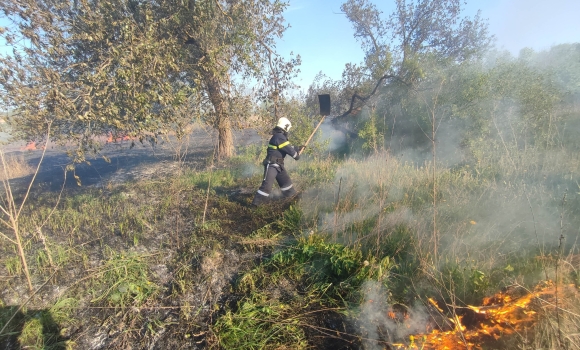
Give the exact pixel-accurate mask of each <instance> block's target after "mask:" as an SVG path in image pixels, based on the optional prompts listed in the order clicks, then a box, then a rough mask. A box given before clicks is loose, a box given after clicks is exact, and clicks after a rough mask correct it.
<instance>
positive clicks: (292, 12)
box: [277, 0, 580, 89]
mask: <svg viewBox="0 0 580 350" xmlns="http://www.w3.org/2000/svg"><path fill="white" fill-rule="evenodd" d="M345 1H346V0H289V2H290V6H288V8H287V10H286V13H285V18H286V21H287V23H288V24H290V26H291V27H290V28H289V29H288V30H287V31H286V33H285V34H284V38H283V40H281V41H280V42H279V43H278V47H277V48H278V51H279V52H280V53H281V54H282V55H283V56H287V55H289V54H290V52H294V54H299V55H300V56H301V57H302V66H301V67H300V70H301V73H300V75H299V76H298V79H297V81H296V82H297V83H298V84H300V85H301V86H302V88H303V89H306V88H307V87H308V86H309V85H310V83H311V82H312V81H313V79H314V77H315V76H316V74H317V73H318V72H320V71H322V72H323V73H324V74H326V75H327V76H329V77H331V78H333V79H339V78H340V77H341V74H342V70H343V68H344V65H345V64H346V63H348V62H352V63H359V62H361V61H362V58H363V55H362V52H361V49H360V45H359V43H358V42H356V40H355V39H354V38H353V30H352V27H351V25H350V23H349V22H348V20H347V19H346V17H345V16H344V15H343V14H341V13H340V5H341V4H342V3H343V2H345ZM371 1H373V2H374V3H375V4H377V7H378V8H379V9H381V10H382V11H383V12H384V13H385V14H386V15H388V14H390V13H391V12H392V11H393V9H394V1H392V0H371ZM464 8H465V12H464V14H465V15H468V16H473V15H475V14H476V13H477V10H478V9H479V10H481V16H482V17H483V18H487V19H488V23H489V29H490V32H491V34H493V35H495V37H496V47H498V48H500V49H505V50H508V51H510V52H511V53H512V54H513V55H516V56H517V55H518V53H519V51H520V50H521V49H522V48H524V47H531V48H533V49H534V50H536V51H540V50H544V49H549V48H550V47H551V46H552V45H554V44H561V43H572V42H580V20H579V19H578V14H580V0H550V1H548V0H475V1H474V0H472V1H469V0H467V5H465V7H464Z"/></svg>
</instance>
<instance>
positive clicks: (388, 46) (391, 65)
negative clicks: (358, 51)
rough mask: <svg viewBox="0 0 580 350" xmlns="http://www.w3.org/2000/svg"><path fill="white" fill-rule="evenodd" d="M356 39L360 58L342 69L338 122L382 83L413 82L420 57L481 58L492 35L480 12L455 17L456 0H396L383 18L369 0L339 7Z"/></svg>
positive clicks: (351, 0) (457, 13)
mask: <svg viewBox="0 0 580 350" xmlns="http://www.w3.org/2000/svg"><path fill="white" fill-rule="evenodd" d="M341 9H342V11H343V12H344V13H345V15H346V16H347V18H348V19H349V20H350V22H351V23H352V25H353V27H354V30H355V34H354V36H355V37H356V38H357V39H358V40H360V42H361V46H362V49H363V51H364V52H365V61H364V63H363V64H361V65H347V67H346V69H345V71H344V73H343V81H344V84H343V85H344V89H345V90H346V92H347V96H348V99H345V98H343V99H342V101H341V103H342V105H343V110H345V112H344V113H342V114H341V115H340V116H339V118H337V120H340V119H342V118H343V117H346V116H348V115H350V114H352V113H355V114H356V112H357V111H360V109H361V108H362V107H363V106H364V104H365V103H366V102H367V101H368V100H369V99H370V98H371V97H372V96H374V95H375V94H376V93H377V92H379V91H384V88H385V87H396V86H400V85H404V86H411V87H412V86H413V84H415V83H416V82H418V81H420V80H421V79H423V78H424V75H425V74H426V72H425V71H424V70H423V67H422V65H421V61H422V60H423V59H424V57H427V56H429V57H430V58H429V59H434V58H435V59H446V60H449V61H450V62H455V63H459V62H463V61H466V60H469V59H471V58H473V57H480V56H481V55H482V54H483V53H484V52H485V50H486V49H487V48H488V46H489V44H490V42H491V37H489V35H488V33H487V24H486V23H485V21H483V20H482V19H481V18H480V16H479V13H478V14H477V15H476V16H475V17H474V18H473V19H470V18H467V17H466V18H463V19H461V18H460V15H461V10H462V9H461V2H460V0H434V1H433V0H410V1H407V0H396V9H395V11H394V12H393V13H392V14H391V15H390V16H389V17H388V18H383V17H382V13H381V12H380V11H379V10H378V9H377V8H376V6H375V5H373V4H372V3H370V2H369V1H368V0H348V1H347V2H346V3H344V4H343V5H342V6H341Z"/></svg>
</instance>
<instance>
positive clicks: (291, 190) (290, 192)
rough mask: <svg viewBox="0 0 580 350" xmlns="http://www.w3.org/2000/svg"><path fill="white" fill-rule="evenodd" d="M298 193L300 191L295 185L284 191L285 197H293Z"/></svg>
mask: <svg viewBox="0 0 580 350" xmlns="http://www.w3.org/2000/svg"><path fill="white" fill-rule="evenodd" d="M297 193H298V192H297V191H296V189H295V188H294V187H290V188H289V189H287V190H286V191H282V195H283V196H284V198H285V199H289V198H293V197H294V196H296V194H297Z"/></svg>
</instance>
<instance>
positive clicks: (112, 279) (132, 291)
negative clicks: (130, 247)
mask: <svg viewBox="0 0 580 350" xmlns="http://www.w3.org/2000/svg"><path fill="white" fill-rule="evenodd" d="M110 255H111V256H110V257H109V259H108V260H107V261H105V263H104V264H103V265H102V266H100V267H99V268H98V269H97V271H96V272H95V273H94V274H93V275H92V282H93V286H94V287H93V288H94V291H93V298H92V300H91V302H99V301H107V302H108V304H109V305H112V306H120V307H124V306H130V305H140V304H142V303H144V302H145V301H146V300H148V299H149V298H151V297H153V296H154V295H155V293H156V292H158V291H159V287H158V286H157V285H156V284H155V283H154V282H152V280H151V278H150V276H149V274H150V273H149V267H148V261H147V258H148V256H144V255H139V254H137V253H130V252H129V253H115V252H111V253H110Z"/></svg>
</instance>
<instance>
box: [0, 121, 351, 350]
mask: <svg viewBox="0 0 580 350" xmlns="http://www.w3.org/2000/svg"><path fill="white" fill-rule="evenodd" d="M235 140H236V141H235V144H236V145H237V146H244V145H248V144H250V143H253V142H258V141H259V140H260V138H259V136H258V135H257V133H256V132H255V131H252V130H245V131H239V132H237V133H236V134H235ZM214 142H215V135H213V134H211V133H206V132H204V131H202V130H198V131H197V132H195V133H194V134H193V136H192V138H191V141H190V144H189V145H188V147H189V150H188V155H187V158H186V160H185V162H184V163H185V166H186V167H187V168H190V169H205V168H206V167H207V165H208V159H209V158H210V157H211V154H212V152H213V151H214V144H215V143H214ZM24 146H25V145H23V144H20V145H18V144H14V145H10V146H9V147H8V149H6V152H7V153H8V155H9V156H10V155H13V156H20V157H23V158H24V159H25V161H26V162H28V164H29V166H30V167H31V168H34V167H36V164H38V161H39V159H40V155H41V151H40V150H34V151H25V150H23V149H22V148H23V147H24ZM103 154H104V155H106V156H107V157H108V158H109V159H110V162H107V161H105V160H104V159H103V158H94V159H90V160H89V163H88V164H78V165H76V168H75V171H74V174H73V172H68V173H66V177H65V168H66V165H67V164H68V163H69V161H70V159H69V158H68V157H67V155H66V154H65V153H64V152H63V151H62V150H60V149H57V148H56V147H54V148H53V147H49V149H48V150H47V152H46V154H45V158H44V160H43V162H42V164H41V167H40V171H39V173H38V175H37V177H36V179H35V182H34V186H33V189H32V196H33V197H42V194H50V193H51V192H54V193H57V192H59V191H60V190H61V188H63V184H64V192H63V193H64V196H65V197H66V196H71V195H74V194H75V193H89V194H92V195H95V194H96V196H95V197H94V198H103V200H106V198H107V197H114V196H115V195H122V196H124V197H127V198H130V200H131V201H134V202H138V203H154V205H153V207H155V208H159V207H160V206H159V205H160V203H158V202H159V201H161V200H163V196H164V194H163V193H162V192H163V191H165V192H169V193H170V195H171V197H172V198H173V200H172V201H171V203H170V204H169V209H167V210H166V212H165V213H164V214H163V216H162V217H161V216H160V218H159V219H155V220H156V221H157V220H158V222H155V223H152V222H151V220H150V224H151V227H150V228H148V229H145V231H147V232H145V233H143V234H142V236H141V237H140V238H139V242H138V243H135V242H134V237H133V236H131V235H127V234H124V233H123V232H120V231H119V229H118V227H117V226H115V225H117V223H115V222H113V223H110V222H107V223H103V224H102V226H103V227H102V229H100V230H99V228H98V227H97V228H96V229H95V228H91V227H89V226H90V225H89V224H85V226H86V227H84V228H82V227H81V229H80V231H79V232H77V233H76V237H75V238H74V239H75V240H76V241H75V242H74V244H71V243H70V241H67V240H70V239H71V237H70V236H68V237H67V234H63V233H59V232H56V231H51V229H50V228H48V227H46V228H45V229H43V230H45V232H44V234H45V235H46V236H47V237H48V238H49V239H50V240H51V241H52V242H53V244H55V247H56V245H57V244H58V245H61V246H64V247H66V246H72V245H74V249H73V251H74V254H71V255H70V256H69V257H67V259H69V260H68V262H67V263H64V264H66V265H65V268H61V269H58V268H57V269H51V268H46V267H42V268H41V267H37V266H36V265H38V263H36V264H34V263H32V265H33V266H32V270H33V273H34V281H33V284H34V285H35V286H40V285H42V288H41V289H40V290H39V292H38V293H37V294H35V295H34V297H33V298H31V300H30V301H29V302H28V304H27V305H26V307H24V308H23V309H22V310H21V311H19V312H18V314H17V315H18V317H17V318H18V319H19V320H20V321H21V322H16V324H14V326H15V328H14V329H13V332H12V333H11V335H10V336H9V337H8V338H6V337H0V347H4V348H7V349H19V348H21V347H27V346H30V344H24V343H21V341H23V340H22V336H23V334H24V333H25V331H24V330H23V329H22V328H19V327H21V326H22V325H23V322H24V320H30V319H34V318H38V317H39V315H42V316H41V319H42V320H43V322H44V323H43V324H46V325H48V326H46V327H45V328H46V330H45V331H43V338H44V339H45V340H44V342H45V343H47V342H49V343H50V344H52V346H51V348H53V349H59V348H65V346H64V345H62V346H61V345H59V343H58V342H59V341H68V343H69V344H73V348H76V349H94V350H97V349H205V348H216V347H217V348H219V346H218V339H217V338H216V335H215V334H213V333H212V328H211V325H212V324H213V323H214V322H215V320H216V319H217V317H219V316H220V315H223V314H224V313H225V312H226V311H227V310H232V309H235V308H236V306H237V302H238V301H239V300H240V298H242V297H243V295H241V294H237V293H236V292H235V284H236V280H237V279H238V278H239V277H240V274H242V273H243V272H244V271H247V270H248V269H250V268H252V267H253V266H255V264H256V263H259V262H260V261H262V260H263V259H265V258H267V257H269V256H270V254H271V252H272V250H273V247H275V245H276V243H275V242H274V245H272V244H271V242H270V243H268V242H269V241H270V240H269V239H261V238H258V239H255V240H252V238H251V236H252V234H253V233H254V232H256V230H258V229H261V228H263V227H266V226H268V225H271V224H272V223H274V226H273V227H275V225H276V224H275V223H276V222H277V220H280V218H281V213H282V212H283V211H284V210H285V209H287V208H288V207H289V206H290V205H291V204H292V202H281V203H278V204H277V205H276V206H275V207H273V208H270V209H274V210H256V209H254V208H251V207H250V206H249V203H250V202H251V199H252V196H253V191H254V190H255V189H254V188H253V187H252V188H250V187H248V183H247V182H246V183H242V184H241V185H240V186H237V185H236V186H235V187H230V188H219V187H216V188H212V190H213V191H214V192H212V196H210V197H209V201H208V203H207V208H208V210H207V217H205V218H204V219H205V224H202V223H200V221H201V220H200V214H199V213H200V211H203V210H204V209H203V208H204V205H205V203H204V202H205V200H206V199H208V198H207V197H206V195H205V191H201V190H200V189H199V188H198V189H195V188H181V187H179V185H178V184H174V183H172V182H171V181H165V182H164V181H163V180H164V178H165V177H168V176H165V175H171V174H174V173H175V172H177V171H178V170H179V162H178V161H176V159H175V152H174V150H173V148H172V145H171V144H170V143H163V142H161V143H159V144H157V145H156V146H155V147H152V146H151V145H149V144H140V143H138V142H137V143H136V144H135V145H134V146H133V147H131V141H122V142H118V143H112V144H107V145H105V147H104V149H103ZM257 167H259V165H257ZM73 175H76V176H78V177H79V179H80V181H81V184H82V186H80V187H79V185H78V184H77V180H76V179H75V177H74V176H73ZM65 178H66V180H65ZM31 179H32V175H31V174H28V175H25V176H22V177H20V178H17V179H13V180H11V184H12V186H13V187H14V188H15V189H17V190H20V191H22V190H24V189H25V188H26V185H27V184H28V183H30V180H31ZM140 180H154V182H156V183H160V184H162V185H161V187H164V188H162V189H159V188H158V189H155V190H150V189H146V188H145V186H146V185H144V186H143V187H140V185H139V183H141V182H143V183H147V182H148V181H140ZM127 182H133V183H134V184H136V185H131V186H125V185H124V184H125V183H127ZM255 185H257V184H255ZM141 189H143V191H142V192H141ZM160 192H161V194H160ZM39 194H40V195H39ZM83 205H84V204H83ZM82 211H83V209H82V208H79V212H82ZM122 215H124V214H123V213H119V214H118V215H117V216H114V215H113V216H114V217H113V219H112V220H115V221H120V220H122V219H123V218H122V217H121V216H122ZM152 215H153V216H155V213H152ZM145 217H147V216H145ZM66 219H67V218H66V217H65V218H64V220H66ZM152 220H153V219H152ZM89 221H90V220H89ZM214 223H218V224H217V225H214ZM28 239H29V241H30V242H31V244H33V245H34V247H35V248H34V249H31V251H34V250H35V251H42V243H40V241H39V240H38V237H33V236H31V237H29V238H28ZM282 239H284V238H282ZM264 242H266V243H265V244H264ZM110 249H112V250H114V251H115V252H121V253H118V254H123V252H124V254H126V255H125V256H123V255H121V256H118V255H117V256H114V255H111V253H110ZM35 259H37V257H36V258H35V257H30V258H29V260H32V261H34V260H35ZM115 259H116V260H115ZM131 259H133V260H131ZM135 259H137V260H139V259H141V260H142V261H143V262H145V263H146V264H147V266H148V271H149V277H148V278H150V279H151V281H152V282H153V283H154V284H155V285H156V286H158V287H159V288H158V290H157V291H156V294H155V297H153V298H149V299H148V300H147V301H146V302H145V303H144V304H140V305H139V306H138V307H123V308H120V307H118V306H111V304H110V303H108V302H107V301H106V300H102V301H95V296H98V295H99V293H100V292H98V291H99V290H100V291H102V290H103V288H104V289H106V288H107V287H103V286H102V285H99V283H100V279H102V278H103V276H104V275H103V273H102V271H106V269H107V266H108V265H107V264H108V263H111V262H112V261H117V262H118V263H120V264H121V265H123V264H130V263H132V262H134V261H135ZM141 260H140V261H141ZM51 274H52V275H51ZM0 275H4V276H0V277H2V281H1V283H2V284H3V285H4V287H3V288H1V289H2V290H1V291H0V303H1V304H0V324H2V323H3V322H1V321H2V317H4V316H7V315H9V314H12V313H13V311H15V310H16V309H17V307H18V306H19V305H21V304H22V302H23V300H25V298H23V297H22V296H23V295H27V294H28V293H27V291H26V287H25V286H26V282H25V279H24V278H23V276H22V275H20V276H11V277H9V276H8V275H10V274H9V273H7V272H6V270H5V269H4V267H3V266H0ZM49 276H50V278H48V277H49ZM4 278H6V279H4ZM47 278H48V281H47ZM45 281H47V283H46V284H44V285H43V283H44V282H45ZM70 296H72V297H73V298H75V299H77V300H78V306H77V307H75V309H74V310H75V311H74V312H73V314H71V315H70V316H69V320H68V321H66V322H62V320H60V321H58V322H57V321H56V320H52V318H51V315H53V314H55V310H54V309H48V307H50V306H51V305H54V304H55V302H57V301H58V300H62V299H63V298H68V297H70ZM309 323H311V325H313V326H314V328H308V329H306V330H305V331H306V334H307V336H308V338H309V339H310V340H311V345H312V346H313V347H314V348H318V349H355V348H357V346H356V344H357V342H356V339H354V338H352V337H350V336H346V337H343V336H342V334H345V333H346V332H348V333H350V330H347V328H345V327H347V326H345V324H344V322H343V318H342V316H341V315H339V314H337V313H333V312H327V313H325V314H320V315H318V316H317V317H314V318H313V319H312V320H310V321H309ZM60 324H64V326H60ZM317 327H318V328H317ZM317 329H318V330H317ZM329 330H334V331H336V332H337V333H336V335H330V336H329V335H328V331H329ZM345 331H346V332H345ZM44 333H46V334H44ZM63 344H64V343H63Z"/></svg>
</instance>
